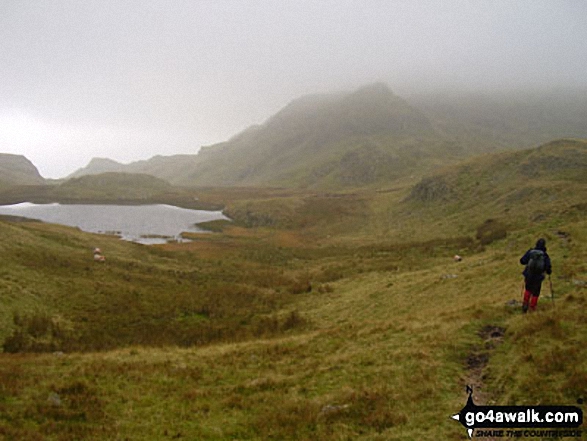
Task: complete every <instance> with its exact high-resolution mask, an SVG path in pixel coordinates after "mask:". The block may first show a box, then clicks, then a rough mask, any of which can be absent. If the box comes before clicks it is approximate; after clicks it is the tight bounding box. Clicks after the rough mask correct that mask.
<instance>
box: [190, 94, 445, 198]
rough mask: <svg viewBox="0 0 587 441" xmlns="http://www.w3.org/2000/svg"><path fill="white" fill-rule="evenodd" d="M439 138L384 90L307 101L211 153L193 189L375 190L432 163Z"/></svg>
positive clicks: (202, 156) (205, 154)
mask: <svg viewBox="0 0 587 441" xmlns="http://www.w3.org/2000/svg"><path fill="white" fill-rule="evenodd" d="M434 135H435V132H434V129H433V126H432V124H431V122H430V121H429V120H428V119H427V118H426V116H424V114H423V113H421V112H420V111H419V110H417V109H415V108H413V107H412V106H410V105H409V104H408V103H407V102H406V101H405V100H403V99H402V98H400V97H398V96H397V95H395V94H394V93H393V92H392V91H391V90H390V89H389V88H388V87H387V86H386V85H384V84H374V85H370V86H367V87H364V88H361V89H359V90H357V91H355V92H351V93H346V94H331V95H311V96H305V97H302V98H299V99H297V100H294V101H293V102H291V103H290V104H288V105H287V106H286V107H284V108H283V109H282V110H281V111H280V112H278V113H277V114H276V115H274V116H273V117H271V118H269V119H268V120H267V121H266V122H265V123H264V124H262V125H260V126H257V127H255V128H252V129H249V130H247V131H245V132H243V133H241V134H240V135H238V136H236V137H234V138H233V139H231V140H229V141H228V142H225V143H222V144H218V145H214V146H211V147H206V148H203V149H202V150H201V152H200V153H199V155H198V156H199V161H198V162H197V164H196V167H195V168H194V170H193V173H192V174H191V175H190V176H189V178H188V180H186V181H185V183H186V184H188V183H189V184H192V185H205V186H209V185H214V186H234V185H236V186H240V185H245V186H247V185H276V186H286V187H317V188H338V187H345V186H364V185H370V184H375V183H377V182H381V181H382V180H385V179H388V178H389V177H393V176H395V175H397V174H401V173H402V172H403V171H404V170H405V169H406V167H407V166H409V165H411V164H412V163H413V162H414V161H415V159H416V156H426V155H427V153H429V150H427V147H425V146H424V145H425V144H427V145H431V144H434V143H435V142H436V141H435V136H434ZM424 151H426V153H424V155H422V152H424ZM421 159H422V158H421Z"/></svg>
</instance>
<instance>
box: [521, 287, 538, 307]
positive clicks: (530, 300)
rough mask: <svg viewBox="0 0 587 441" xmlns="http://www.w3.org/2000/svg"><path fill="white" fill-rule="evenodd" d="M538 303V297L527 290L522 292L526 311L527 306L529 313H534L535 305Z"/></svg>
mask: <svg viewBox="0 0 587 441" xmlns="http://www.w3.org/2000/svg"><path fill="white" fill-rule="evenodd" d="M537 303H538V296H535V295H533V294H532V293H531V292H530V291H528V290H527V289H526V290H525V291H524V309H528V305H529V306H530V311H536V304H537Z"/></svg>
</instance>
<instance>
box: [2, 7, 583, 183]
mask: <svg viewBox="0 0 587 441" xmlns="http://www.w3.org/2000/svg"><path fill="white" fill-rule="evenodd" d="M586 18H587V2H585V1H583V0H575V1H571V0H569V1H566V0H557V1H554V0H547V1H540V0H516V1H513V0H505V1H499V0H483V1H480V0H479V1H478V0H461V1H456V0H452V1H440V0H438V1H434V0H430V1H419V0H404V1H399V0H397V1H392V0H389V1H384V0H381V1H375V0H357V1H348V0H319V1H317V0H289V1H285V0H282V1H279V0H238V1H236V0H235V1H230V0H207V1H205V0H173V1H170V0H160V1H159V0H136V1H132V0H83V1H82V0H36V1H28V0H0V152H3V153H18V154H23V155H25V156H27V157H28V158H29V159H30V160H32V161H33V163H34V164H35V165H36V166H37V167H38V168H39V171H40V172H41V174H42V175H43V176H45V177H62V176H64V175H67V174H69V173H71V172H73V171H74V170H75V169H77V168H79V167H82V166H85V165H86V164H87V163H88V162H89V160H90V159H91V158H92V157H109V158H112V159H115V160H118V161H121V162H130V161H133V160H138V159H148V158H150V157H152V156H154V155H157V154H161V155H171V154H175V153H195V152H197V150H198V148H199V147H200V146H201V145H209V144H213V143H216V142H221V141H225V140H227V139H228V138H230V137H231V136H233V135H235V134H236V133H238V132H239V131H241V130H243V129H245V128H246V127H248V126H249V125H251V124H258V123H261V122H263V121H265V120H266V119H267V118H268V117H270V116H271V115H272V114H274V113H275V112H277V111H278V110H279V109H280V108H282V107H283V106H285V105H286V104H287V103H288V102H290V101H291V100H293V99H295V98H297V97H299V96H301V95H305V94H308V93H323V92H336V91H341V90H352V89H354V88H357V87H360V86H362V85H364V84H367V83H372V82H375V81H383V82H385V83H387V84H388V85H389V86H390V87H391V89H392V90H394V91H395V92H396V93H398V94H400V95H402V93H409V92H413V91H415V90H418V89H423V90H430V89H437V88H440V89H444V90H446V89H469V90H470V89H495V88H498V89H504V88H505V89H509V88H516V87H523V88H529V87H555V86H577V85H581V86H585V84H586V81H587V75H586V73H587V43H586V42H587V25H586V24H585V19H586Z"/></svg>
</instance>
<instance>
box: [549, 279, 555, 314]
mask: <svg viewBox="0 0 587 441" xmlns="http://www.w3.org/2000/svg"><path fill="white" fill-rule="evenodd" d="M548 282H549V283H550V298H551V299H552V307H553V308H554V291H553V290H552V279H551V278H550V274H549V275H548Z"/></svg>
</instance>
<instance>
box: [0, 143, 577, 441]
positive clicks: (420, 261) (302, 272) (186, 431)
mask: <svg viewBox="0 0 587 441" xmlns="http://www.w3.org/2000/svg"><path fill="white" fill-rule="evenodd" d="M584 153H585V142H583V141H569V140H567V141H561V142H558V143H552V144H549V145H545V146H543V147H541V148H540V149H535V150H529V151H523V152H518V153H513V154H507V155H506V154H503V155H502V154H498V155H492V156H487V157H483V158H478V159H476V160H474V161H473V160H471V161H469V162H467V163H465V164H462V165H460V166H458V167H455V168H451V169H447V170H446V171H444V172H443V173H439V174H437V175H435V176H433V177H430V178H429V179H431V180H435V179H439V178H442V179H443V180H444V185H440V186H432V188H434V189H438V188H439V189H440V190H434V191H431V190H428V189H426V188H427V187H426V185H427V184H426V185H425V184H422V183H421V182H420V183H418V180H415V181H414V180H410V179H406V180H404V181H398V183H397V187H392V188H382V189H379V190H373V191H371V190H362V191H352V192H351V191H349V192H339V193H319V192H308V191H302V190H284V189H262V190H260V189H254V188H244V189H226V188H217V189H204V190H202V191H201V192H200V193H199V196H200V197H201V198H202V199H204V200H205V201H208V200H216V201H221V202H222V203H224V204H226V205H227V209H228V210H231V212H232V213H234V216H235V222H234V223H233V224H231V225H223V226H221V228H219V230H221V231H222V232H221V233H216V234H208V235H204V236H195V239H196V240H195V241H194V242H191V243H189V244H173V245H165V246H158V247H145V246H139V245H135V244H130V243H125V242H121V241H117V240H115V239H114V238H109V237H105V236H96V235H89V234H84V233H81V232H79V231H76V230H73V229H69V228H65V227H57V226H50V225H43V224H37V223H7V222H0V247H2V249H1V250H0V251H1V252H0V261H1V263H2V265H1V266H0V267H1V268H2V271H3V277H2V278H0V283H1V284H2V285H0V293H2V294H1V295H0V299H1V301H2V308H0V311H3V312H2V317H1V319H2V327H1V329H2V337H3V339H4V342H5V349H13V350H19V351H22V352H20V353H16V354H10V353H4V354H0V385H1V387H0V409H1V412H0V434H2V436H4V437H5V438H6V439H96V440H97V439H130V440H135V439H136V440H139V439H140V440H144V439H152V440H160V439H209V440H218V439H220V440H222V439H226V440H229V439H254V440H264V439H279V440H288V439H291V440H294V439H307V440H310V439H312V440H314V439H320V440H340V439H364V440H424V441H426V440H438V439H442V440H455V441H457V440H462V439H465V437H466V435H465V432H464V430H463V428H462V426H460V425H459V424H458V423H456V422H454V421H452V420H451V419H450V416H451V415H452V414H454V413H455V412H457V411H458V410H460V409H461V408H462V407H463V405H464V404H465V400H466V393H465V390H464V388H465V385H466V384H472V385H474V387H475V398H476V402H477V403H478V404H484V403H498V404H510V405H514V404H532V405H534V404H561V405H574V404H576V403H577V400H578V399H579V398H584V397H585V396H587V389H586V384H587V381H585V380H586V379H587V365H586V363H585V360H587V334H585V332H584V329H583V328H584V323H585V321H586V320H587V316H586V314H587V313H586V312H585V308H584V306H585V296H586V295H587V266H586V265H585V262H586V261H587V246H586V245H585V244H586V243H587V236H586V233H585V232H586V231H587V229H586V227H587V221H586V220H585V216H584V202H583V205H581V203H582V201H584V200H585V197H584V191H585V185H584V173H580V169H581V168H583V169H584V165H580V164H582V161H583V159H582V158H583V156H584ZM508 155H513V156H508ZM570 158H573V160H570ZM508 168H509V169H508ZM524 173H526V175H524ZM520 174H521V175H522V176H520ZM524 176H526V177H524ZM473 179H478V180H479V183H478V184H477V183H476V182H477V181H476V180H473ZM423 182H424V183H426V182H427V181H426V180H425V181H423ZM496 183H499V186H498V185H497V184H496ZM522 184H524V185H527V186H536V187H538V188H540V191H537V192H532V191H530V192H524V193H523V198H518V199H516V198H514V199H508V198H510V197H511V195H512V194H515V191H517V190H518V189H519V188H520V187H521V186H522ZM423 187H424V189H423ZM445 187H446V188H447V189H448V190H445V189H444V188H445ZM473 190H475V191H473ZM564 190H566V192H565V191H564ZM544 192H547V194H548V195H549V196H548V197H547V198H544V197H543V193H544ZM553 195H554V196H556V197H551V196H553ZM563 195H564V197H563ZM493 201H496V202H495V204H494V203H493ZM508 201H510V202H508ZM508 204H509V205H508ZM537 205H539V206H541V207H542V209H543V210H545V213H544V216H539V217H536V218H534V217H532V216H534V213H533V212H530V211H528V209H529V208H530V207H534V206H537ZM498 208H500V211H499V212H498V213H496V210H497V209H498ZM506 208H509V210H506ZM458 210H460V211H458ZM581 210H583V211H581ZM459 213H462V216H463V217H465V219H462V218H461V217H460V216H459ZM522 213H524V216H525V217H523V218H520V216H521V215H522ZM488 219H494V221H492V222H489V223H487V222H486V221H487V220H488ZM496 222H497V224H496ZM501 227H504V229H505V231H504V232H505V236H504V235H502V234H501ZM487 232H490V233H491V232H493V233H495V234H494V235H492V234H483V233H487ZM538 237H545V238H546V240H547V246H548V248H549V253H550V255H551V257H552V260H553V268H554V271H553V276H552V284H553V289H554V293H555V298H554V299H551V296H550V294H551V291H550V289H549V285H548V284H547V285H546V286H545V287H544V291H543V295H542V296H541V300H540V302H539V309H538V311H537V312H536V313H534V314H527V315H523V314H522V313H521V310H520V309H521V308H520V306H519V304H518V303H515V302H516V301H519V299H520V283H521V275H520V272H521V270H522V267H521V265H520V264H519V262H518V259H519V257H520V256H521V254H522V253H523V252H525V251H526V249H528V248H529V247H531V246H532V245H533V244H534V243H535V241H536V239H537V238H538ZM94 246H100V247H101V248H102V250H103V251H104V253H105V255H106V257H107V261H106V263H105V264H99V263H95V262H93V260H92V259H91V249H92V247H94ZM455 253H458V254H460V255H462V256H463V260H462V261H461V262H455V261H453V259H452V256H453V255H454V254H455ZM13 312H16V313H17V314H16V315H17V317H16V320H15V319H14V317H13V315H14V314H13ZM6 337H8V339H6ZM7 343H11V344H12V345H13V346H12V347H7V346H6V344H7ZM18 343H20V344H21V346H20V348H19V347H18V346H17V344H18ZM97 350H100V351H97ZM33 351H42V352H40V353H36V354H35V353H31V352H33ZM55 351H58V352H55ZM584 438H585V437H584ZM478 439H481V438H478ZM526 439H532V438H526Z"/></svg>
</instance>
